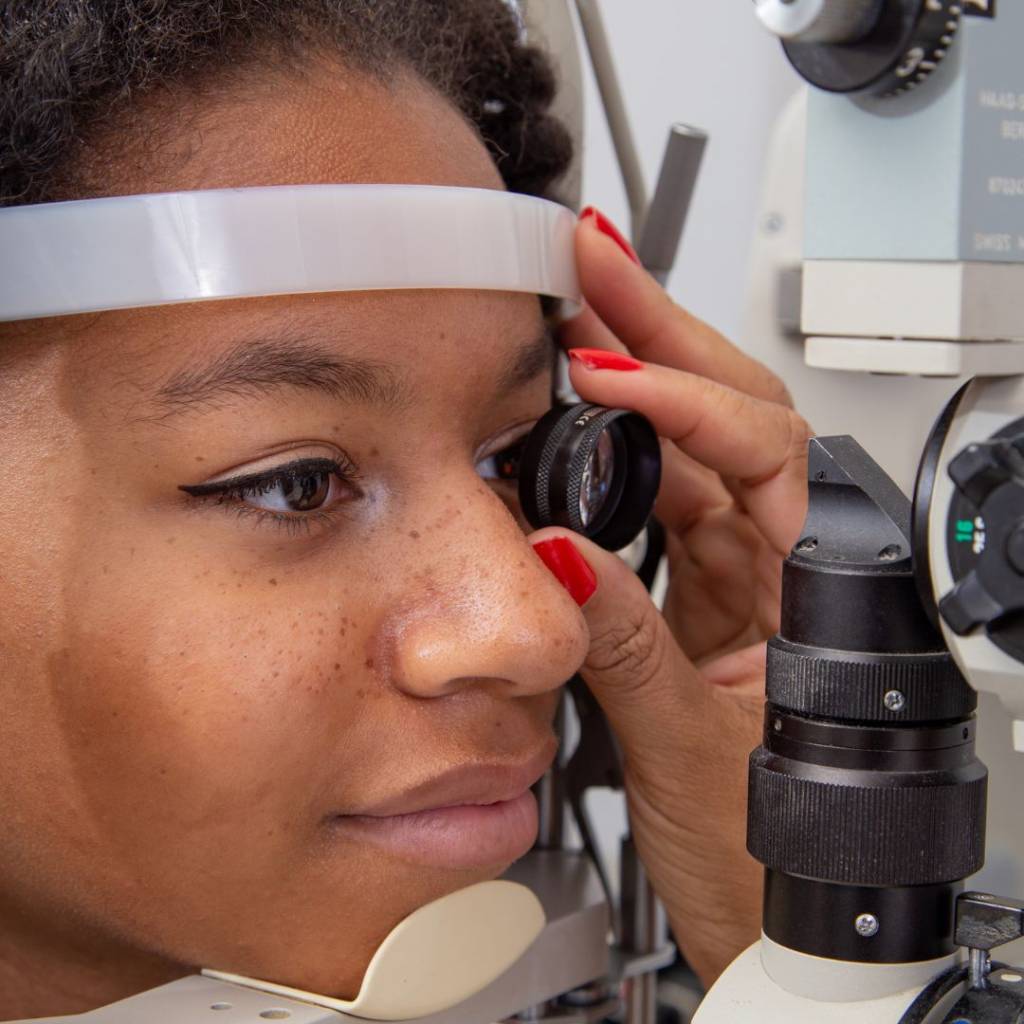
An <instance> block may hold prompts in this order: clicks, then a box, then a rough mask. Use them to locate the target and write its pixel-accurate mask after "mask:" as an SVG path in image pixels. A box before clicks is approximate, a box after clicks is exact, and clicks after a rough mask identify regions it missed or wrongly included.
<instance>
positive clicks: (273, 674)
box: [271, 672, 281, 679]
mask: <svg viewBox="0 0 1024 1024" xmlns="http://www.w3.org/2000/svg"><path fill="white" fill-rule="evenodd" d="M280 674H281V673H280V672H273V673H271V678H272V679H276V678H277V677H278V676H279V675H280Z"/></svg>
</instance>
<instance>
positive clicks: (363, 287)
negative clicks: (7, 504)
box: [0, 185, 579, 320]
mask: <svg viewBox="0 0 1024 1024" xmlns="http://www.w3.org/2000/svg"><path fill="white" fill-rule="evenodd" d="M574 227H575V218H574V216H573V214H572V213H571V212H570V211H569V210H568V209H566V208H565V207H563V206H559V205H558V204H557V203H552V202H549V201H547V200H544V199H536V198H533V197H532V196H523V195H516V194H512V193H508V192H499V191H492V190H488V189H469V188H443V187H436V186H427V185H300V186H274V187H270V188H242V189H219V190H212V191H197V192H171V193H162V194H157V195H139V196H118V197H114V198H109V199H84V200H77V201H74V202H66V203H43V204H39V205H36V206H16V207H10V208H8V209H4V210H0V320H26V319H32V318H36V317H44V316H63V315H67V314H72V313H90V312H98V311H100V310H108V309H127V308H131V307H137V306H160V305H164V304H167V303H174V302H196V301H200V300H207V299H230V298H242V297H248V296H258V295H289V294H299V293H304V292H339V291H370V290H379V289H394V288H399V289H406V288H468V289H486V290H497V291H511V292H531V293H535V294H539V295H549V296H553V297H556V298H561V299H566V300H568V301H569V302H571V303H577V302H578V301H579V284H578V281H577V277H576V264H575V258H574V255H573V231H574Z"/></svg>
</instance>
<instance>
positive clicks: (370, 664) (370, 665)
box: [365, 658, 373, 668]
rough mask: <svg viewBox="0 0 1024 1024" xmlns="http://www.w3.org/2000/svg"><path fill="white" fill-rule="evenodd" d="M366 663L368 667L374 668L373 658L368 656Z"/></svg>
mask: <svg viewBox="0 0 1024 1024" xmlns="http://www.w3.org/2000/svg"><path fill="white" fill-rule="evenodd" d="M365 664H366V667H367V668H373V658H367V659H366V662H365Z"/></svg>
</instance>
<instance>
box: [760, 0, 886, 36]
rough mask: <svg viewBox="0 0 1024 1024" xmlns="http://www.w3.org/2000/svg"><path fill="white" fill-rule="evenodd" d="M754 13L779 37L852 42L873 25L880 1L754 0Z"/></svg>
mask: <svg viewBox="0 0 1024 1024" xmlns="http://www.w3.org/2000/svg"><path fill="white" fill-rule="evenodd" d="M755 2H756V3H757V16H758V17H759V18H760V19H761V22H762V23H763V24H764V25H765V27H766V28H767V29H768V30H769V31H770V32H773V33H774V34H775V35H777V36H778V37H779V38H780V39H789V40H792V41H793V42H796V43H855V42H857V41H858V40H859V39H863V38H864V36H866V35H867V34H868V32H870V31H871V29H872V28H874V26H875V24H876V23H877V21H878V17H879V15H880V13H881V10H882V0H755Z"/></svg>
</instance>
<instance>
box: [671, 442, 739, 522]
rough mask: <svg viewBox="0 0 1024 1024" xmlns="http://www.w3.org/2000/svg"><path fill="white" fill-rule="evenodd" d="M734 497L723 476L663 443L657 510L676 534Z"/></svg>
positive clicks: (730, 505) (724, 506)
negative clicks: (723, 480)
mask: <svg viewBox="0 0 1024 1024" xmlns="http://www.w3.org/2000/svg"><path fill="white" fill-rule="evenodd" d="M734 504H735V499H734V498H733V495H732V494H731V493H730V491H729V489H728V488H727V487H726V486H725V484H724V483H722V478H721V477H720V476H719V475H718V474H717V473H715V472H713V471H712V470H710V469H708V468H707V466H702V465H701V464H700V463H699V462H697V461H696V460H695V459H692V458H690V456H689V455H687V454H685V453H684V452H682V451H680V450H679V448H677V447H676V445H675V444H673V442H671V441H666V440H662V442H661V486H660V487H659V489H658V500H657V502H656V504H655V506H654V513H655V515H656V516H657V517H658V519H660V520H661V523H662V525H663V526H664V527H665V528H666V529H668V530H671V531H672V532H673V533H677V534H685V533H686V531H687V530H689V529H690V528H691V527H692V526H695V525H696V524H697V523H699V522H700V521H701V520H702V519H703V518H704V517H705V516H707V515H709V514H711V513H713V512H715V511H717V510H718V509H725V508H730V507H732V506H733V505H734Z"/></svg>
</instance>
